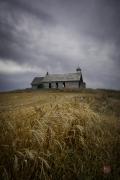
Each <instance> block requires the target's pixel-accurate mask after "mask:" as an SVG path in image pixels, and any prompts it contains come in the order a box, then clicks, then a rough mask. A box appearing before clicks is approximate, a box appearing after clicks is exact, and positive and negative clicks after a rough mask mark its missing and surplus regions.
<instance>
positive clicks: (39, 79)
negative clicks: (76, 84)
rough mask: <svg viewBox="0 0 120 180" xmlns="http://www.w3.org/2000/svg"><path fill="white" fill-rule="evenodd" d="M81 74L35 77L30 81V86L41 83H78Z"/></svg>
mask: <svg viewBox="0 0 120 180" xmlns="http://www.w3.org/2000/svg"><path fill="white" fill-rule="evenodd" d="M81 75H82V74H81V73H80V72H79V73H68V74H48V75H46V76H45V77H36V78H34V80H33V81H32V83H31V84H32V85H37V84H40V83H43V82H63V81H80V78H81Z"/></svg>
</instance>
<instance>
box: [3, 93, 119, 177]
mask: <svg viewBox="0 0 120 180" xmlns="http://www.w3.org/2000/svg"><path fill="white" fill-rule="evenodd" d="M119 159H120V92H119V91H107V90H81V91H72V90H71V91H70V90H69V91H67V90H66V91H60V90H54V91H14V92H8V93H0V179H3V180H4V179H5V180H8V179H9V180H14V179H15V180H24V179H27V180H34V179H35V180H39V179H46V180H59V179H64V180H66V179H68V180H69V179H73V180H74V179H82V180H84V179H85V180H86V179H90V180H93V179H113V180H114V179H115V180H117V179H120V161H119Z"/></svg>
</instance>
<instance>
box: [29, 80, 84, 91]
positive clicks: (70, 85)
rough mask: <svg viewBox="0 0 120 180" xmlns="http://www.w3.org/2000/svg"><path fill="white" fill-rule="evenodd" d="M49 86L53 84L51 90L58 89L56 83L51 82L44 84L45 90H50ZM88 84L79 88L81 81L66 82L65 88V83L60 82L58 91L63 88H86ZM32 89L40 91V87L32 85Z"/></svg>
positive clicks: (82, 84)
mask: <svg viewBox="0 0 120 180" xmlns="http://www.w3.org/2000/svg"><path fill="white" fill-rule="evenodd" d="M49 84H51V88H53V89H56V88H57V86H56V82H52V83H51V82H50V83H43V88H45V89H49ZM85 86H86V84H85V83H81V84H80V87H79V81H78V82H65V87H64V84H63V82H58V89H63V88H75V89H76V88H85ZM32 89H39V87H38V85H32Z"/></svg>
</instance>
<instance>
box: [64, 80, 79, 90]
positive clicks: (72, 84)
mask: <svg viewBox="0 0 120 180" xmlns="http://www.w3.org/2000/svg"><path fill="white" fill-rule="evenodd" d="M65 87H66V88H79V81H78V82H66V83H65Z"/></svg>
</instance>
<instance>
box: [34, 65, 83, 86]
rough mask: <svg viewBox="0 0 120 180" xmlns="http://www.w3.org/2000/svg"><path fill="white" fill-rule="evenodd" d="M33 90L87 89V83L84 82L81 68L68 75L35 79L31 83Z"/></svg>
mask: <svg viewBox="0 0 120 180" xmlns="http://www.w3.org/2000/svg"><path fill="white" fill-rule="evenodd" d="M31 86H32V88H33V89H40V88H45V89H50V88H53V89H63V88H71V89H73V88H75V89H78V88H85V87H86V83H85V82H83V76H82V72H81V69H80V67H78V68H77V69H76V72H75V73H68V74H49V73H48V72H47V73H46V75H45V76H44V77H35V78H34V79H33V81H32V83H31Z"/></svg>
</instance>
